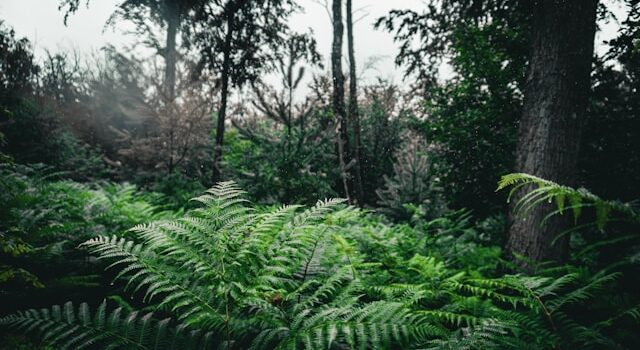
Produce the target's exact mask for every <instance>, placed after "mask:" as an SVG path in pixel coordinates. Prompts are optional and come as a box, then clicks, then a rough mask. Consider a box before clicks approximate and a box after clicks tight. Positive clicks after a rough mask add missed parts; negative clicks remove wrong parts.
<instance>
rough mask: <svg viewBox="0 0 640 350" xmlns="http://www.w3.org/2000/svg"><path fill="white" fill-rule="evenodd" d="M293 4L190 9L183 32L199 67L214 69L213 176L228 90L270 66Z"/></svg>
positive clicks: (236, 2)
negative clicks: (187, 28)
mask: <svg viewBox="0 0 640 350" xmlns="http://www.w3.org/2000/svg"><path fill="white" fill-rule="evenodd" d="M296 8H297V5H295V2H294V1H293V0H255V1H248V0H227V1H219V0H215V1H213V0H212V1H204V2H202V4H201V5H200V6H199V7H198V8H197V9H196V10H195V11H193V12H192V16H191V17H190V24H191V27H190V31H189V33H188V35H187V36H188V38H189V40H188V41H189V42H188V43H189V45H190V47H195V48H197V50H198V51H199V53H200V56H201V60H200V64H199V68H200V69H204V68H208V69H209V70H211V71H213V72H216V74H218V73H219V78H218V79H217V85H218V88H219V89H220V90H219V91H220V103H219V106H218V115H217V118H218V121H217V125H216V139H215V150H214V166H213V179H214V181H217V180H219V179H220V177H221V170H222V169H221V167H222V164H221V162H222V151H223V149H222V147H223V143H224V131H225V122H226V115H227V104H228V95H229V90H230V89H231V88H232V87H237V88H240V87H243V86H245V85H246V84H247V83H250V82H254V81H257V80H258V79H259V77H260V75H261V74H262V73H264V72H267V71H271V70H273V69H274V65H275V64H276V62H277V59H278V58H279V57H281V55H282V50H283V49H285V48H286V47H287V45H286V39H285V38H286V37H285V35H284V34H286V33H287V32H288V31H289V26H288V23H287V18H288V16H289V15H290V14H291V13H292V12H293V11H294V10H295V9H296Z"/></svg>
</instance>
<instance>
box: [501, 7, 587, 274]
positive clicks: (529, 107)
mask: <svg viewBox="0 0 640 350" xmlns="http://www.w3.org/2000/svg"><path fill="white" fill-rule="evenodd" d="M597 4H598V0H539V1H537V2H536V4H535V6H534V14H533V17H534V29H533V36H532V46H531V56H530V57H531V59H530V63H529V69H528V75H527V82H526V86H525V93H524V107H523V114H522V119H521V121H520V128H519V135H518V137H519V140H518V147H517V159H516V167H517V171H518V172H524V173H528V174H532V175H536V176H539V177H542V178H545V179H548V180H552V181H555V182H558V183H560V184H565V185H574V184H575V181H576V175H577V159H578V153H579V144H580V137H581V129H582V124H583V119H584V115H585V110H586V107H587V102H588V95H589V90H590V79H589V78H590V72H591V62H592V58H593V45H594V35H595V29H596V24H595V22H596V8H597ZM525 191H526V189H525ZM523 193H524V192H521V193H520V194H519V196H516V197H515V198H514V201H513V202H512V204H511V208H512V209H513V206H514V205H515V203H516V202H517V201H518V199H519V198H521V196H522V194H523ZM552 210H553V207H552V204H545V205H541V206H538V207H537V208H534V209H532V210H531V211H529V212H527V213H526V214H524V215H518V214H517V213H513V211H512V215H511V217H510V218H509V238H508V242H507V246H506V248H507V252H508V254H509V255H512V254H515V255H521V256H523V257H524V258H525V260H528V261H530V262H539V261H547V260H554V261H558V262H561V261H563V260H565V259H566V258H567V255H568V252H569V245H568V244H569V239H568V235H566V234H564V235H561V234H562V233H563V232H564V231H566V230H567V229H568V228H569V227H570V224H571V221H570V218H569V214H565V215H555V216H553V217H552V218H551V219H549V220H547V221H546V222H545V223H544V224H543V219H544V218H545V216H546V215H547V214H549V213H550V212H551V211H552ZM521 265H523V266H524V267H530V263H529V262H527V261H524V262H521Z"/></svg>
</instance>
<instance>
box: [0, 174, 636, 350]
mask: <svg viewBox="0 0 640 350" xmlns="http://www.w3.org/2000/svg"><path fill="white" fill-rule="evenodd" d="M525 179H528V178H525ZM514 181H522V180H516V178H508V181H507V180H505V183H504V184H503V186H504V185H506V183H514ZM531 181H533V179H531ZM244 196H245V193H244V192H243V191H241V190H240V189H239V188H238V187H237V186H236V185H235V184H234V183H232V182H224V183H219V184H218V185H216V186H215V187H214V188H212V189H210V190H208V191H206V192H205V194H204V195H202V196H199V197H196V198H194V201H196V202H198V203H200V206H199V207H198V208H196V209H193V210H191V211H189V212H187V213H186V214H184V216H182V217H180V218H178V219H175V220H160V221H155V222H152V223H149V224H140V225H136V226H134V227H133V228H132V229H131V230H130V234H131V237H118V236H112V235H111V236H109V235H102V236H98V237H96V238H93V239H90V240H88V241H86V242H85V243H83V244H82V246H83V247H84V248H86V249H88V250H89V251H90V252H91V253H92V254H94V255H96V256H97V257H98V258H99V259H100V260H105V261H108V262H110V265H109V269H113V270H115V280H114V282H116V281H122V282H124V285H125V289H126V290H128V291H129V292H130V294H131V295H132V296H133V297H134V298H136V299H141V300H142V301H143V302H144V303H146V304H147V305H149V306H148V307H147V308H146V309H149V308H150V309H151V310H152V311H153V313H149V312H145V313H141V312H136V311H132V310H129V311H127V312H125V311H124V310H125V307H126V309H128V308H129V306H128V304H126V303H124V306H122V305H121V306H120V308H117V309H116V310H115V311H111V312H107V311H106V310H107V309H108V307H107V303H103V304H101V306H100V307H98V309H97V310H96V311H95V312H91V313H90V312H89V309H90V307H88V306H87V304H80V307H79V308H78V309H76V308H74V307H73V306H72V304H70V303H69V304H66V305H65V306H64V307H54V308H52V309H43V310H41V311H35V310H31V311H26V312H20V313H16V314H13V315H9V316H6V317H4V318H2V319H1V320H0V323H1V324H4V325H7V326H11V327H13V328H17V329H20V330H22V331H26V332H32V331H34V332H39V334H40V335H41V337H42V338H43V339H44V340H45V343H46V344H51V345H55V346H58V347H62V348H65V346H66V347H67V348H83V347H95V346H100V347H112V348H138V347H140V348H154V349H155V348H158V349H166V348H172V347H171V345H170V343H171V342H173V341H175V339H180V340H179V341H180V342H181V343H180V344H182V345H181V348H191V347H190V346H191V345H185V344H192V345H193V348H214V347H216V346H218V347H222V348H254V349H273V348H278V349H289V348H292V349H293V348H308V349H315V348H332V349H339V348H434V349H447V348H453V349H457V348H483V349H505V348H518V349H547V348H548V349H552V348H585V349H587V348H593V349H597V348H603V347H606V348H611V347H613V348H625V347H627V346H631V344H636V343H637V342H636V340H634V338H633V336H632V335H630V334H625V333H620V332H617V329H618V327H619V326H621V325H626V326H625V327H628V326H629V325H631V324H635V325H637V322H638V321H640V317H639V316H640V314H639V313H638V305H640V303H637V298H633V297H631V298H629V297H630V296H631V295H628V294H621V295H622V296H624V298H623V299H611V300H608V301H607V300H603V299H602V296H603V294H604V293H607V290H609V289H611V288H614V290H617V289H618V288H620V287H621V284H620V280H621V277H622V274H621V273H619V272H614V271H611V269H612V268H608V269H604V270H602V269H599V270H595V271H590V270H589V269H587V268H584V267H581V268H577V267H572V266H563V267H551V268H547V269H543V270H540V271H539V272H538V274H537V275H535V276H527V275H521V274H507V275H501V273H499V271H500V270H504V269H505V268H507V267H508V266H509V265H508V263H507V262H504V261H502V260H501V259H500V250H499V249H496V248H494V247H491V246H488V245H487V242H489V239H490V237H489V236H490V235H492V234H493V233H492V231H496V230H499V227H496V226H497V225H499V221H496V220H488V221H486V222H484V223H476V224H475V225H474V223H473V222H472V220H471V217H470V215H469V214H468V212H464V211H461V212H454V213H450V214H448V215H447V216H444V217H442V218H438V219H434V220H426V219H425V218H419V217H418V218H415V219H414V220H415V221H414V223H413V225H412V226H408V225H388V224H385V223H384V222H383V221H381V217H379V216H375V215H372V214H367V213H364V212H362V211H359V210H356V209H354V208H350V207H346V206H344V205H343V204H342V201H340V200H326V201H319V202H318V203H317V204H316V205H315V206H313V207H311V208H308V209H306V210H303V209H302V208H301V207H300V206H297V205H294V206H281V207H275V208H270V209H266V208H255V207H252V206H250V205H248V202H247V201H246V199H245V198H244ZM479 230H481V231H479ZM113 300H116V299H113ZM634 300H636V303H634ZM119 304H123V301H122V300H121V301H120V302H119ZM92 315H95V316H92ZM167 315H168V316H171V320H169V319H167V318H166V317H167ZM105 320H106V321H105ZM161 320H162V321H161ZM159 341H160V342H163V343H158V342H159ZM167 342H168V343H167ZM202 342H210V343H209V344H210V345H204V343H202Z"/></svg>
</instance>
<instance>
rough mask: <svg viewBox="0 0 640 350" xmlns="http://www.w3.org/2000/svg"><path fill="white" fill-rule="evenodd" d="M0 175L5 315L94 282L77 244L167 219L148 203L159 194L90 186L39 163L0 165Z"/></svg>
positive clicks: (83, 290)
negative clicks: (38, 299) (44, 297)
mask: <svg viewBox="0 0 640 350" xmlns="http://www.w3.org/2000/svg"><path fill="white" fill-rule="evenodd" d="M0 175H1V178H2V180H0V201H1V202H2V203H3V205H2V208H1V209H0V243H1V245H0V247H1V251H0V265H2V269H1V270H0V276H1V278H0V293H2V295H3V299H4V300H7V301H10V302H8V303H6V304H4V305H3V310H5V311H7V310H11V309H14V310H15V308H17V307H20V306H21V305H28V303H30V302H32V301H29V300H28V298H26V297H27V296H32V297H34V298H35V297H36V296H38V295H42V294H45V293H47V294H48V296H49V297H51V298H52V299H53V300H55V299H56V296H55V295H57V294H59V293H62V292H64V291H66V293H67V297H68V296H69V295H70V294H69V293H72V295H73V294H76V293H78V294H82V293H86V292H87V288H89V289H90V288H94V287H96V286H98V285H99V282H100V281H99V278H97V276H95V274H94V272H93V271H92V270H93V269H92V267H91V264H87V262H86V261H85V255H83V254H79V252H78V251H76V250H75V249H74V248H75V247H76V246H77V245H78V244H79V243H81V242H82V241H84V240H86V239H88V238H90V237H93V236H94V235H96V234H100V233H103V234H117V235H124V233H125V230H126V229H127V228H129V227H130V226H132V225H134V224H136V223H139V222H143V221H148V220H151V219H154V218H161V217H169V216H171V215H172V213H170V212H166V211H165V212H163V211H161V210H159V209H158V208H157V207H156V206H155V205H153V204H151V203H152V202H156V201H158V200H159V197H158V195H154V194H148V195H141V194H140V193H138V192H137V190H136V188H135V187H133V186H131V185H116V184H103V185H101V186H95V187H94V188H91V187H90V186H87V185H83V184H80V183H76V182H72V181H69V180H61V179H59V178H60V177H61V175H62V174H60V173H52V172H51V170H50V169H49V168H47V167H43V166H32V167H27V166H21V165H2V168H0ZM55 179H58V180H55ZM43 287H49V288H47V290H46V291H45V290H42V288H43ZM34 288H35V289H34ZM39 289H40V290H39ZM5 308H6V309H5Z"/></svg>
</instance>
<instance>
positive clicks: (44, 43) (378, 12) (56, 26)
mask: <svg viewBox="0 0 640 350" xmlns="http://www.w3.org/2000/svg"><path fill="white" fill-rule="evenodd" d="M120 1H121V0H92V1H91V2H90V6H89V8H86V7H85V6H82V7H81V9H80V10H79V11H78V13H76V14H75V15H72V17H70V18H69V22H68V26H65V25H64V23H63V18H64V14H63V13H62V12H60V11H58V3H59V1H58V0H0V20H4V21H5V24H8V25H10V26H12V27H13V28H14V29H15V31H16V33H17V34H18V36H21V37H27V38H28V39H29V40H30V41H31V42H32V43H34V46H35V48H36V53H37V55H38V56H40V57H42V55H43V54H44V52H45V50H49V51H52V52H56V51H58V50H72V49H73V50H77V51H79V52H81V53H86V54H89V53H91V52H92V51H96V50H98V49H99V48H100V47H102V46H104V45H105V44H107V43H111V44H114V45H115V46H116V47H124V46H126V45H127V44H129V43H131V42H133V41H134V40H135V38H134V37H132V36H131V35H128V34H127V33H126V32H127V31H129V30H131V25H130V24H128V23H126V22H118V24H117V27H116V28H111V27H110V28H106V29H105V22H106V21H107V19H108V18H109V16H110V14H111V13H112V12H113V10H114V9H115V7H116V5H117V3H118V2H120ZM81 2H82V3H83V4H84V3H85V1H84V0H82V1H81ZM322 2H324V0H299V4H300V5H302V6H303V8H304V10H303V11H304V12H303V13H298V14H295V15H294V16H293V17H292V18H291V22H290V24H291V27H292V28H293V29H294V30H297V31H303V32H306V31H308V28H311V29H312V30H313V32H314V36H315V38H316V40H317V42H318V50H319V51H320V52H321V53H322V54H323V55H324V57H325V60H324V62H325V66H327V67H328V62H329V60H328V58H329V53H330V48H331V40H332V38H331V35H332V30H331V22H330V18H329V14H328V13H327V11H326V9H325V8H324V7H323V6H322V5H320V3H322ZM605 2H607V1H605ZM353 3H354V4H353V6H354V11H357V12H358V13H357V14H356V15H355V16H354V17H356V18H358V17H360V16H362V15H363V16H364V17H363V18H362V19H360V20H359V21H358V22H357V23H355V25H354V37H355V50H356V64H357V66H358V67H359V68H358V69H359V70H360V71H361V73H363V74H361V75H360V76H361V79H363V80H364V82H365V83H366V82H367V81H371V80H373V79H375V78H376V77H378V76H379V77H383V78H387V79H390V80H392V81H395V82H397V83H400V82H401V80H402V69H401V68H397V67H396V66H395V64H394V62H393V59H394V57H395V54H396V53H397V51H398V46H397V45H396V44H395V43H394V42H393V40H392V36H391V34H390V33H387V32H383V31H378V30H374V29H373V22H375V20H376V19H377V18H379V17H381V16H384V15H386V14H387V13H388V12H389V11H390V10H391V9H416V10H420V9H421V8H423V7H424V2H423V0H355V1H354V2H353ZM614 12H617V13H618V14H622V13H624V12H623V11H622V9H620V8H619V7H618V8H617V10H616V8H615V7H614ZM602 29H603V30H602V32H601V33H599V34H598V35H597V37H596V50H598V52H599V53H602V52H604V51H605V50H606V47H605V46H603V45H602V44H601V43H602V41H603V40H607V39H611V38H613V37H614V36H615V33H616V31H617V25H616V24H615V23H610V24H608V25H604V26H603V28H602ZM345 52H346V50H345ZM374 57H377V58H378V59H377V61H376V62H377V63H376V65H375V69H370V70H367V71H362V68H363V67H365V63H366V62H369V61H370V60H371V59H372V58H374ZM450 74H451V72H450V68H448V67H446V66H445V67H444V68H443V69H442V70H441V76H442V77H446V76H448V75H450Z"/></svg>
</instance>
